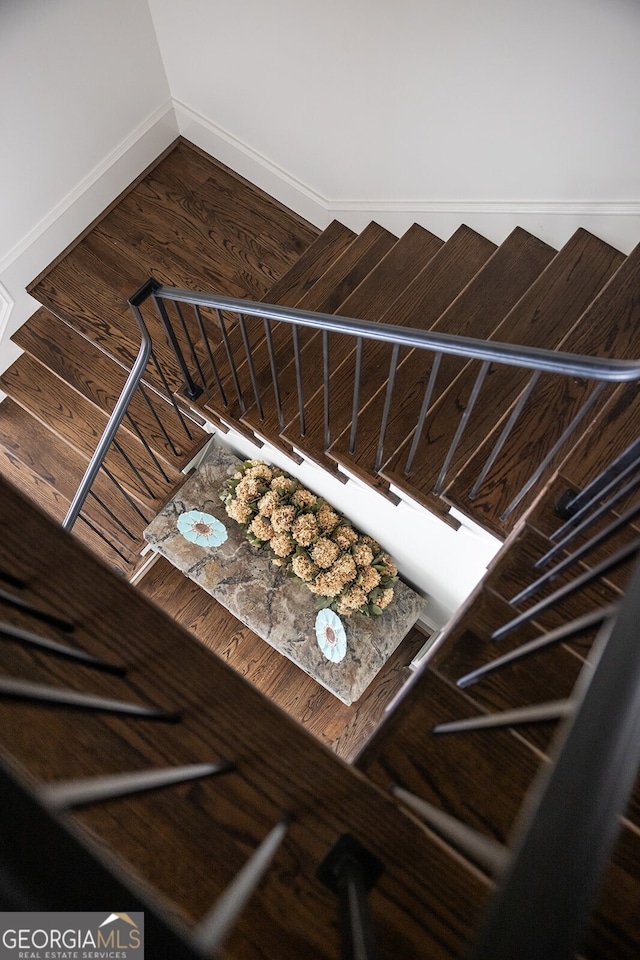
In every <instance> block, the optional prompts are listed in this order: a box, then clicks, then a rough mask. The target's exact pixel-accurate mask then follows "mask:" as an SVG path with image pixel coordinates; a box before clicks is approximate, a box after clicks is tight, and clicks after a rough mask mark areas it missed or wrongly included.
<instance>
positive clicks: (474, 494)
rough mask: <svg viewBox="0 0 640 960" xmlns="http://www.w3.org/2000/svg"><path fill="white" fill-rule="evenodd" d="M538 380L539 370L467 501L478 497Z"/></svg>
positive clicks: (531, 380) (506, 425) (521, 397)
mask: <svg viewBox="0 0 640 960" xmlns="http://www.w3.org/2000/svg"><path fill="white" fill-rule="evenodd" d="M539 379H540V371H539V370H536V372H535V373H534V374H533V376H532V377H531V379H530V380H529V383H528V384H527V386H526V388H525V390H524V392H523V393H522V394H521V395H520V398H519V400H518V402H517V403H516V405H515V407H514V408H513V410H512V411H511V415H510V417H509V419H508V421H507V423H506V424H505V427H504V429H503V430H502V433H501V434H500V436H499V437H498V440H497V442H496V444H495V446H494V448H493V450H492V451H491V453H490V454H489V457H488V459H487V462H486V463H485V465H484V467H483V468H482V471H481V473H480V476H479V477H478V479H477V480H476V482H475V483H474V485H473V487H472V488H471V491H470V493H469V500H475V498H476V497H477V496H478V492H479V490H480V487H481V486H482V484H483V483H484V480H485V477H486V476H487V474H488V473H489V471H490V470H491V467H492V466H493V465H494V463H495V462H496V460H497V459H498V454H499V453H500V451H501V450H502V448H503V446H504V445H505V443H506V442H507V439H508V438H509V435H510V434H511V431H512V430H513V428H514V426H515V424H516V421H517V420H518V417H519V416H520V414H521V413H522V411H523V410H524V408H525V406H526V404H527V401H528V400H529V397H530V396H531V394H532V393H533V389H534V387H535V385H536V383H537V382H538V380H539Z"/></svg>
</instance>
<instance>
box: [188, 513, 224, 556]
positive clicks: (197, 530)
mask: <svg viewBox="0 0 640 960" xmlns="http://www.w3.org/2000/svg"><path fill="white" fill-rule="evenodd" d="M178 530H179V531H180V533H181V534H182V536H183V537H184V538H185V540H189V541H190V542H191V543H197V544H198V546H199V547H219V546H220V544H221V543H224V541H225V540H226V539H227V528H226V527H225V525H224V523H221V522H220V521H219V520H216V518H215V517H212V516H211V514H210V513H201V512H200V511H199V510H189V512H188V513H181V514H180V516H179V517H178Z"/></svg>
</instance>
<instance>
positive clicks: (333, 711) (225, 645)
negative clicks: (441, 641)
mask: <svg viewBox="0 0 640 960" xmlns="http://www.w3.org/2000/svg"><path fill="white" fill-rule="evenodd" d="M138 588H139V589H140V590H141V592H142V593H144V594H145V595H146V596H147V597H148V598H149V599H151V600H153V601H154V602H155V603H156V604H158V606H160V607H161V608H162V609H163V610H164V611H165V612H166V613H168V614H169V616H171V617H173V619H174V620H176V621H177V622H178V623H179V624H181V626H183V627H185V628H186V629H187V630H189V631H190V632H191V633H192V634H193V635H194V636H195V637H197V639H198V640H200V642H201V643H203V644H204V645H205V646H206V647H208V648H209V649H210V650H212V651H213V652H214V653H215V654H216V655H217V656H218V657H220V658H221V659H223V660H226V662H227V663H228V664H229V666H231V667H232V668H233V669H234V670H235V671H236V672H237V673H240V674H241V675H242V676H243V677H245V679H247V680H249V681H250V683H252V684H253V685H254V686H255V687H257V688H258V690H260V691H261V692H262V693H263V694H264V695H265V696H266V697H268V698H269V699H270V700H271V701H272V702H273V703H275V704H276V705H277V706H279V707H280V708H281V709H282V710H284V711H285V713H287V714H289V716H290V717H291V718H292V719H293V720H296V721H297V722H298V723H300V724H301V725H302V726H303V727H305V728H306V729H307V730H308V731H309V733H311V734H313V736H315V737H316V738H317V739H318V740H320V741H321V742H322V743H324V744H325V745H326V746H327V747H329V748H330V749H331V750H333V751H334V752H335V753H337V754H338V756H340V757H342V758H343V759H344V760H346V761H348V762H351V761H353V760H354V759H355V758H356V756H357V755H358V754H359V753H360V751H361V750H362V749H363V747H364V746H365V744H366V743H367V741H368V740H369V738H370V737H371V736H373V734H374V733H375V731H376V728H377V726H378V724H379V723H380V721H381V720H382V718H383V716H384V711H385V707H386V705H387V704H388V703H389V701H390V700H391V699H392V697H393V696H394V695H395V693H396V692H397V691H398V690H399V688H400V687H401V686H402V684H403V683H404V681H405V680H406V679H408V677H409V674H410V671H409V669H408V665H409V663H410V661H411V659H412V657H413V656H414V654H415V653H417V651H418V650H419V649H420V647H421V646H422V645H423V643H424V642H425V640H426V637H425V635H424V634H423V633H422V632H421V631H420V630H419V629H417V628H414V629H413V630H411V632H410V633H409V634H408V636H407V637H406V638H405V639H404V640H403V642H402V643H401V644H400V646H399V648H398V649H397V650H396V652H395V653H394V654H393V656H392V657H391V658H390V659H389V661H388V662H387V663H386V665H385V666H384V667H383V669H382V670H381V671H380V673H379V674H378V676H377V677H376V679H375V680H374V681H373V683H372V684H371V686H370V687H369V689H368V690H367V692H366V693H365V694H364V696H362V697H361V698H360V700H359V701H358V702H357V703H355V704H352V705H351V706H349V707H348V706H346V705H345V704H343V703H341V702H340V701H339V700H338V699H336V697H334V696H333V695H332V694H331V693H329V692H328V690H325V689H324V687H322V686H321V685H320V684H319V683H317V682H316V681H315V680H313V679H312V678H311V677H308V676H307V675H306V674H305V673H304V672H303V671H302V670H300V669H299V667H297V666H296V665H295V664H293V663H291V662H290V661H289V660H287V659H286V657H283V656H282V655H281V654H279V653H278V652H277V651H276V650H274V649H273V648H272V647H270V646H269V645H268V644H267V643H265V642H264V641H263V640H261V639H260V638H259V637H257V636H256V634H254V633H252V631H251V630H249V628H248V627H245V626H243V624H241V623H240V622H239V621H238V620H236V619H235V617H234V616H233V615H232V614H231V613H229V611H228V610H226V609H225V608H224V607H223V606H221V605H220V604H219V603H217V602H216V601H215V600H214V599H213V598H212V597H210V596H209V595H208V594H207V593H205V591H204V590H202V589H201V588H200V587H199V586H198V585H197V584H195V583H193V581H192V580H189V579H188V578H187V577H185V576H184V575H183V574H182V573H180V571H179V570H176V568H175V567H173V566H172V565H171V564H170V563H169V562H168V561H167V560H165V559H164V558H163V557H160V558H159V559H158V560H157V561H156V562H155V564H154V565H153V566H152V567H151V569H150V570H149V572H148V573H147V574H146V575H145V576H144V577H143V578H142V580H141V581H140V582H139V583H138Z"/></svg>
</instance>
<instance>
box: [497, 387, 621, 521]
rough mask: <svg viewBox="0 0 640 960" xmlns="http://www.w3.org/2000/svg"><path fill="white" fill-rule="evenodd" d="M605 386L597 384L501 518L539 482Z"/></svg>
mask: <svg viewBox="0 0 640 960" xmlns="http://www.w3.org/2000/svg"><path fill="white" fill-rule="evenodd" d="M604 386H605V385H604V383H597V384H596V385H595V387H594V388H593V390H592V391H591V394H590V395H589V397H588V399H587V400H586V402H585V403H583V405H582V406H581V408H580V409H579V410H578V412H577V413H576V415H575V417H574V418H573V420H572V421H571V423H570V424H569V425H568V426H567V427H566V429H565V430H564V431H563V433H562V435H561V436H560V437H559V439H558V440H557V441H556V442H555V443H554V445H553V447H552V448H551V450H550V451H549V453H548V454H547V455H546V457H545V458H544V460H543V461H542V463H541V464H540V465H539V466H538V469H537V470H536V471H535V472H534V473H533V474H532V475H531V476H530V477H529V479H528V480H527V482H526V483H525V484H524V486H523V487H522V489H521V490H520V491H519V492H518V493H517V494H516V496H515V497H514V498H513V500H512V501H511V503H510V504H509V506H508V507H507V508H506V510H505V511H504V512H503V513H502V514H501V516H500V520H506V519H507V518H508V517H510V516H511V514H512V513H513V511H514V510H515V508H516V507H517V506H518V504H519V503H520V502H521V501H522V500H523V499H524V497H526V495H527V494H528V492H529V490H531V488H532V487H534V486H535V484H536V483H537V482H538V480H539V479H540V477H541V476H542V474H543V473H544V471H545V470H546V469H547V467H548V466H549V464H550V463H551V462H552V461H553V459H554V457H555V456H556V455H557V453H558V452H559V451H560V450H561V449H562V447H563V446H564V445H565V443H566V442H567V440H568V439H569V437H570V436H571V434H572V433H573V431H574V430H575V429H576V427H577V426H578V425H579V424H580V423H581V421H582V420H583V419H584V417H585V416H586V415H587V413H588V412H589V410H590V409H591V407H592V406H593V405H594V403H595V402H596V400H597V399H598V397H599V396H600V394H601V393H602V391H603V389H604Z"/></svg>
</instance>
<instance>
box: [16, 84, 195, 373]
mask: <svg viewBox="0 0 640 960" xmlns="http://www.w3.org/2000/svg"><path fill="white" fill-rule="evenodd" d="M177 136H178V125H177V122H176V117H175V113H174V109H173V103H172V101H171V100H168V101H166V102H165V103H163V104H162V105H161V106H160V107H158V108H157V109H156V110H155V111H154V112H153V113H152V114H150V115H149V116H148V117H146V118H145V120H143V121H142V122H141V123H140V124H139V125H138V126H137V127H136V128H135V129H134V130H132V131H131V133H130V134H129V135H128V136H127V137H125V139H124V140H122V141H121V142H120V143H119V144H118V145H117V146H116V147H115V148H114V149H113V150H112V151H111V152H110V153H109V154H108V155H107V156H106V157H104V158H103V160H102V161H101V162H100V163H99V164H97V166H95V167H94V168H93V170H91V171H90V172H89V173H88V174H87V175H86V176H85V177H84V178H83V179H82V180H81V181H80V182H79V183H78V184H77V185H76V186H75V187H74V188H73V190H71V191H70V192H69V193H68V194H67V195H66V196H65V197H63V198H62V199H61V200H60V201H59V202H58V203H57V204H56V205H55V207H53V208H52V209H51V210H50V211H49V212H48V213H47V214H46V216H45V217H43V218H42V219H41V220H40V221H39V222H38V223H37V224H36V225H35V226H34V227H33V228H32V229H31V230H30V231H29V233H27V234H26V235H25V236H24V237H22V238H21V239H20V241H19V242H18V243H16V244H15V246H14V247H13V248H12V249H11V250H10V251H9V252H8V253H7V254H6V255H5V256H4V257H3V258H2V260H1V261H0V282H1V283H2V288H0V371H1V370H4V369H6V367H7V366H8V365H9V364H10V363H12V362H13V360H14V359H15V350H16V348H15V347H14V348H13V350H11V348H10V347H7V346H6V343H7V340H8V338H9V337H10V336H11V334H12V333H14V332H15V331H16V330H17V329H18V327H20V326H22V324H23V323H24V322H25V321H26V320H27V319H28V318H29V317H30V316H31V314H32V313H33V312H34V311H35V310H36V309H37V307H38V303H37V302H36V301H35V300H34V299H33V297H30V296H29V295H28V294H27V292H26V289H25V288H26V286H27V284H29V283H30V282H31V281H32V280H33V279H34V277H37V276H38V274H39V273H40V272H41V271H42V270H44V268H45V267H46V266H47V264H49V263H51V261H52V260H54V259H55V257H57V256H58V255H59V254H60V253H61V252H62V251H63V250H64V249H65V247H67V246H68V245H69V244H70V243H72V242H73V240H75V238H76V237H77V236H78V235H79V234H80V233H81V232H82V231H83V230H84V229H85V228H86V227H87V226H88V225H89V224H90V223H91V222H92V221H93V220H94V219H95V218H96V217H98V216H99V215H100V214H101V213H102V211H103V210H105V209H106V207H108V206H109V204H110V203H112V201H113V200H114V199H115V198H116V197H117V196H118V194H120V193H122V191H123V190H125V189H126V188H127V187H128V186H129V184H130V183H132V181H133V180H135V179H136V177H138V176H139V175H140V174H141V173H142V171H143V170H144V169H145V168H146V167H148V166H149V164H151V163H153V161H154V160H155V159H156V157H158V156H159V155H160V154H161V153H162V152H163V150H165V149H166V148H167V147H168V146H169V144H170V143H171V142H172V141H173V140H175V139H176V137H177ZM3 301H4V304H9V306H8V308H7V306H3Z"/></svg>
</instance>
